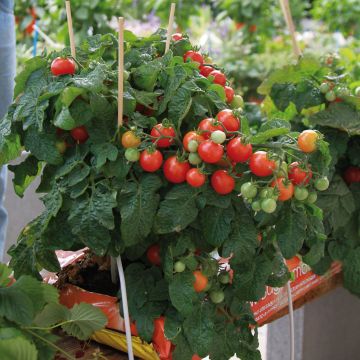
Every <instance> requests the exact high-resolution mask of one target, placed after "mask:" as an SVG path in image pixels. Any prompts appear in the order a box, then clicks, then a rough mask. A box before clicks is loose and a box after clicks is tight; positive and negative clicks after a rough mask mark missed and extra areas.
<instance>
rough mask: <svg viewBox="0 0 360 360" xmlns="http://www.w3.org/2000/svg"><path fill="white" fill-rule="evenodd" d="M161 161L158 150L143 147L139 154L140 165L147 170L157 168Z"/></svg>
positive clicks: (153, 170) (161, 157) (151, 170)
mask: <svg viewBox="0 0 360 360" xmlns="http://www.w3.org/2000/svg"><path fill="white" fill-rule="evenodd" d="M162 162H163V156H162V154H161V152H160V151H159V150H155V151H149V150H147V149H145V150H144V151H143V152H142V153H141V154H140V166H141V167H142V169H143V170H145V171H147V172H155V171H156V170H159V169H160V167H161V164H162Z"/></svg>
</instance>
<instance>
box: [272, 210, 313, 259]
mask: <svg viewBox="0 0 360 360" xmlns="http://www.w3.org/2000/svg"><path fill="white" fill-rule="evenodd" d="M276 236H277V241H278V244H279V247H280V250H281V253H282V254H283V256H284V257H285V259H291V258H292V257H293V256H295V255H296V254H297V253H298V252H299V251H300V249H301V247H302V245H303V243H304V240H305V236H306V215H305V213H304V212H300V211H298V212H294V211H292V210H291V209H289V208H286V209H284V210H283V211H282V214H281V217H280V219H279V220H278V222H277V224H276Z"/></svg>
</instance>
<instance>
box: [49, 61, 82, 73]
mask: <svg viewBox="0 0 360 360" xmlns="http://www.w3.org/2000/svg"><path fill="white" fill-rule="evenodd" d="M50 69H51V72H52V74H53V75H55V76H59V75H69V74H70V75H73V74H75V70H76V64H75V61H74V60H73V59H70V58H61V57H57V58H56V59H54V60H53V61H52V63H51V67H50Z"/></svg>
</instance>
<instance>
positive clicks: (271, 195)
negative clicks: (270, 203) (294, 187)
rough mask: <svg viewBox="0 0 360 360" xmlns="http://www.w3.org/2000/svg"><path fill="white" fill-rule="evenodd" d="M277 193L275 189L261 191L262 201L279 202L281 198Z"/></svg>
mask: <svg viewBox="0 0 360 360" xmlns="http://www.w3.org/2000/svg"><path fill="white" fill-rule="evenodd" d="M275 191H276V190H275V188H264V189H262V190H261V191H260V197H261V198H262V199H273V200H277V199H278V197H279V196H278V195H277V194H276V192H275Z"/></svg>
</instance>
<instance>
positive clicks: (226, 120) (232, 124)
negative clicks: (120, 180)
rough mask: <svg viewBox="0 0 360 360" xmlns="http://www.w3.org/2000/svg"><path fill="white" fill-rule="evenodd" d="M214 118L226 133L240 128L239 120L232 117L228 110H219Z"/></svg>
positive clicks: (230, 111)
mask: <svg viewBox="0 0 360 360" xmlns="http://www.w3.org/2000/svg"><path fill="white" fill-rule="evenodd" d="M216 118H217V120H218V121H219V122H221V123H222V124H223V126H224V127H225V129H226V130H227V131H238V130H239V128H240V120H239V119H238V118H237V117H235V116H234V114H233V112H232V110H230V109H225V110H221V111H220V112H219V113H218V114H217V116H216Z"/></svg>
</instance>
